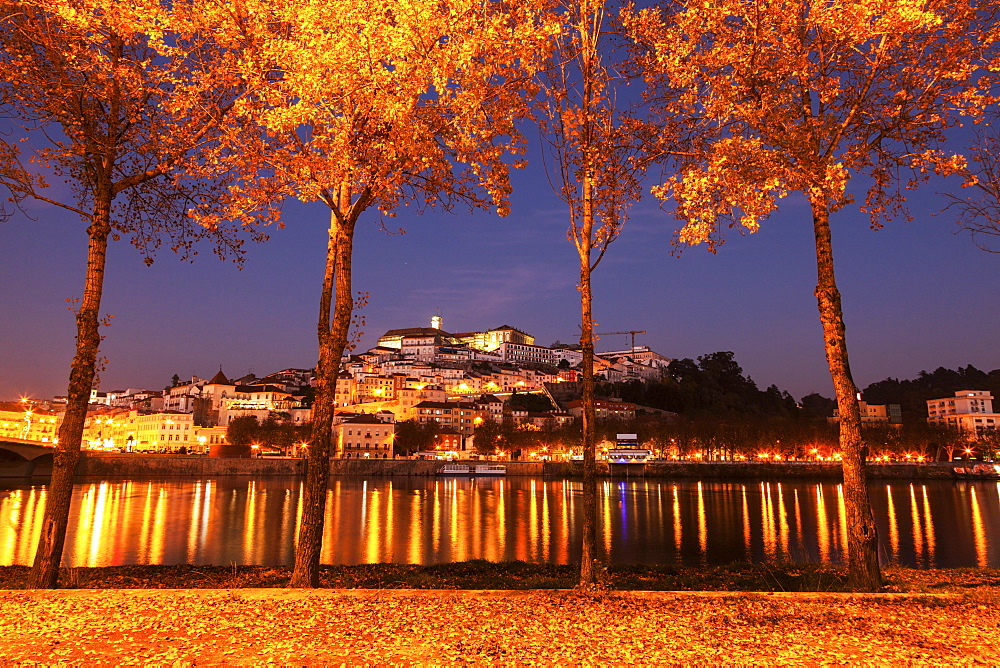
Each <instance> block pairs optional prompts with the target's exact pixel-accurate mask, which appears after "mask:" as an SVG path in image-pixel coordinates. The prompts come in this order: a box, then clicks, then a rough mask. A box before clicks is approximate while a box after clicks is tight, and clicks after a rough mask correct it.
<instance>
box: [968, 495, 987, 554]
mask: <svg viewBox="0 0 1000 668" xmlns="http://www.w3.org/2000/svg"><path fill="white" fill-rule="evenodd" d="M969 501H970V502H971V504H972V536H973V539H974V542H975V545H976V565H977V566H979V567H980V568H986V566H987V563H988V555H987V550H986V526H985V525H984V524H983V513H982V511H981V510H980V508H979V497H977V496H976V488H975V487H973V486H972V485H969Z"/></svg>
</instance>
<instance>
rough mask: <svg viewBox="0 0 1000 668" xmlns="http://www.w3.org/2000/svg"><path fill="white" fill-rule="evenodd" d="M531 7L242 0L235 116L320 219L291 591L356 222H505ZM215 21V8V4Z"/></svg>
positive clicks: (311, 576)
mask: <svg viewBox="0 0 1000 668" xmlns="http://www.w3.org/2000/svg"><path fill="white" fill-rule="evenodd" d="M541 4H542V3H535V2H524V3H514V4H507V3H501V2H481V1H480V2H474V1H472V0H458V1H456V2H449V3H441V2H437V1H435V0H414V1H412V2H405V3H400V2H394V1H388V0H376V1H374V2H370V1H368V2H353V1H351V2H339V3H337V4H336V9H335V10H332V9H331V5H330V4H329V3H328V2H319V1H316V0H290V1H287V2H286V1H283V2H252V3H244V6H243V9H242V12H243V13H241V14H239V15H238V16H237V17H236V20H235V21H233V22H231V25H232V26H233V27H232V28H231V29H232V30H234V31H236V32H240V33H246V34H249V35H251V36H252V44H253V46H252V48H251V49H250V50H248V52H247V54H246V57H245V58H244V61H243V62H244V67H245V69H246V76H248V77H250V78H251V79H252V78H253V77H260V78H263V79H264V80H265V81H269V80H271V79H273V80H275V81H276V82H277V85H275V86H274V87H267V88H263V90H265V91H267V95H265V96H263V97H262V98H261V100H262V102H263V103H264V104H263V106H262V108H261V111H259V113H257V112H256V111H255V110H254V109H253V108H250V112H251V113H250V114H248V116H247V117H248V119H249V120H251V121H252V122H253V123H255V124H257V125H259V126H260V127H264V128H266V129H267V131H268V132H269V133H271V135H272V136H273V137H274V139H275V142H274V144H273V146H272V149H271V152H270V155H269V156H268V163H269V164H270V165H271V167H272V168H273V169H274V172H275V176H274V178H275V180H276V182H277V183H280V184H282V185H285V186H286V187H287V191H288V192H289V194H291V195H293V196H295V197H297V198H299V199H300V200H302V201H306V202H314V201H318V202H322V203H323V204H325V205H326V206H327V207H328V208H329V210H330V226H329V233H328V252H327V260H326V271H325V275H324V283H323V289H322V294H321V298H320V307H319V319H318V328H317V332H318V339H319V362H318V365H317V385H316V400H315V402H314V404H313V438H312V447H311V448H310V450H309V462H308V473H307V479H306V487H305V490H306V491H305V494H304V499H303V504H304V510H303V516H302V523H301V529H300V533H299V540H298V544H297V547H296V557H295V569H294V573H293V576H292V584H293V586H316V584H317V583H318V566H319V554H320V547H321V542H322V535H323V514H324V509H325V498H326V486H327V476H328V471H329V453H330V447H331V446H330V440H331V425H332V420H333V414H334V405H335V399H334V388H335V384H336V377H337V373H338V371H339V368H338V367H339V361H340V357H341V354H342V352H343V350H344V348H345V347H346V346H347V344H348V334H349V329H350V324H351V320H352V315H353V309H354V303H355V302H354V295H353V293H352V287H351V261H352V248H353V242H354V230H355V226H356V224H357V222H358V220H359V218H360V217H361V215H362V214H363V213H365V212H366V211H369V210H371V209H377V210H379V211H381V212H382V214H384V215H392V212H393V210H394V209H395V208H396V207H398V206H402V205H408V204H413V205H415V206H418V207H423V206H431V205H443V206H446V207H448V206H451V205H453V204H455V203H458V202H464V203H467V204H470V205H473V206H490V207H495V208H497V210H498V211H499V212H500V213H501V214H504V213H506V210H507V204H506V197H507V194H508V193H509V191H510V186H509V183H508V179H507V169H508V163H509V162H510V161H509V160H506V159H504V158H505V156H507V155H508V154H510V153H516V152H518V151H519V150H520V149H519V147H518V142H517V138H518V133H517V129H516V127H515V120H516V119H517V118H518V117H520V116H523V115H525V114H526V113H527V109H526V104H525V102H524V100H523V98H524V96H523V94H522V91H521V89H522V87H523V86H524V84H525V83H526V82H527V81H528V80H529V78H530V75H531V74H532V73H533V72H532V68H533V67H534V63H535V62H536V61H538V60H539V58H540V56H541V54H543V53H544V51H545V48H546V46H547V44H548V40H549V39H550V35H551V32H552V31H551V29H550V28H548V27H547V25H546V23H545V22H544V21H543V20H542V19H541V18H540V15H539V14H537V13H536V10H537V9H538V7H537V6H538V5H541ZM219 11H220V12H222V14H225V12H226V11H227V10H226V9H225V8H222V9H220V10H219Z"/></svg>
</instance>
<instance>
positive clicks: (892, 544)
mask: <svg viewBox="0 0 1000 668" xmlns="http://www.w3.org/2000/svg"><path fill="white" fill-rule="evenodd" d="M885 499H886V504H887V506H886V507H887V508H888V509H889V560H890V561H895V560H896V558H897V557H898V556H899V523H898V522H897V520H896V504H895V503H893V500H892V485H886V486H885Z"/></svg>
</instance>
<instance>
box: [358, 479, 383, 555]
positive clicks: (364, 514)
mask: <svg viewBox="0 0 1000 668" xmlns="http://www.w3.org/2000/svg"><path fill="white" fill-rule="evenodd" d="M367 484H368V482H367V481H365V489H364V492H365V494H364V498H363V499H362V501H361V503H362V511H361V536H362V543H363V545H364V554H365V562H366V563H369V564H377V563H379V562H380V561H382V559H380V557H381V556H382V555H381V554H379V546H380V544H381V541H380V538H381V536H379V535H378V530H379V525H381V524H382V521H381V520H382V518H381V516H380V515H381V512H380V511H381V507H380V506H381V503H382V495H381V494H379V490H378V489H374V490H372V491H371V492H369V491H368V487H367Z"/></svg>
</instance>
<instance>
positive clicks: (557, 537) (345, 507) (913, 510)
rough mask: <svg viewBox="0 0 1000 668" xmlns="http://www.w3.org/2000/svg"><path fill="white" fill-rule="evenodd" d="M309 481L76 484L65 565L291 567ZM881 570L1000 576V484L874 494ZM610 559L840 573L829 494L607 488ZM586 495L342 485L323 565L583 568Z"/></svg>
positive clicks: (521, 482)
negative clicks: (807, 567)
mask: <svg viewBox="0 0 1000 668" xmlns="http://www.w3.org/2000/svg"><path fill="white" fill-rule="evenodd" d="M301 484H302V483H301V480H300V479H299V478H280V477H272V478H246V477H214V478H203V479H168V478H156V479H154V478H148V479H147V478H133V479H107V480H88V481H84V482H79V483H77V488H76V490H75V492H74V500H73V507H72V510H71V517H70V531H69V534H68V536H67V541H66V549H65V552H64V559H63V563H64V565H66V566H114V565H123V564H216V565H228V564H241V565H242V564H260V565H278V564H291V563H292V561H293V549H294V547H293V546H294V539H295V535H296V530H297V527H298V522H299V518H300V512H299V498H300V495H301ZM869 489H870V493H871V498H872V505H873V509H874V513H875V518H876V522H877V524H878V530H879V538H880V541H881V557H882V560H883V562H884V563H894V564H899V565H903V566H914V567H919V568H933V567H942V568H955V567H964V566H979V567H994V568H995V567H1000V484H998V483H996V482H944V481H931V482H921V483H912V484H910V483H899V482H893V483H891V484H885V483H872V484H871V485H870V488H869ZM45 493H46V486H45V485H44V484H38V483H32V482H30V481H18V480H5V481H0V565H10V564H30V563H31V561H32V559H33V556H34V548H35V544H36V542H37V540H38V532H39V530H40V528H41V520H42V512H43V510H44V505H45ZM598 493H599V499H598V520H599V522H598V529H597V531H598V543H599V544H598V550H599V552H600V553H601V557H602V558H604V559H606V560H607V561H609V562H610V563H614V564H684V565H715V564H726V563H730V562H733V561H755V562H761V561H792V562H811V563H841V562H842V560H843V559H844V555H845V545H846V540H847V523H846V522H847V520H846V517H845V514H844V505H843V495H842V490H841V487H840V485H838V484H836V483H830V482H821V483H818V482H802V481H790V482H781V483H779V482H774V481H769V482H760V481H756V482H755V481H747V482H731V481H726V482H720V481H702V482H696V481H670V480H654V479H638V480H637V479H632V480H627V481H622V480H604V481H600V482H599V487H598ZM582 509H583V504H582V484H581V483H580V482H579V481H576V480H553V479H542V478H525V477H509V478H483V477H477V478H473V479H469V478H448V477H437V478H427V477H402V478H343V477H339V478H332V479H331V482H330V492H329V496H328V499H327V525H326V535H325V540H324V545H323V552H322V557H321V559H322V562H323V563H328V564H362V563H380V562H397V563H418V564H430V563H443V562H452V561H463V560H467V559H487V560H490V561H508V560H522V561H529V562H550V563H557V564H565V563H574V562H578V561H579V556H580V527H581V523H582Z"/></svg>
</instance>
